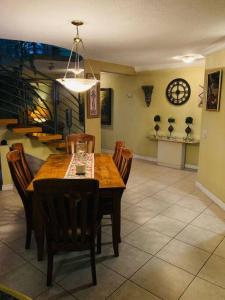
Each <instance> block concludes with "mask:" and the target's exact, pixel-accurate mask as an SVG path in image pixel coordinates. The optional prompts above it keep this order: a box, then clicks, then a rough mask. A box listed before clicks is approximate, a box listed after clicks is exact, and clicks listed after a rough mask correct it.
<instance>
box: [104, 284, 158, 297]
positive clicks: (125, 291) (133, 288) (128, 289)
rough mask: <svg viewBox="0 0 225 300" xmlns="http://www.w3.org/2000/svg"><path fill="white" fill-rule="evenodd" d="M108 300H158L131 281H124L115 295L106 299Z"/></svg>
mask: <svg viewBox="0 0 225 300" xmlns="http://www.w3.org/2000/svg"><path fill="white" fill-rule="evenodd" d="M108 299H109V300H159V298H158V297H156V296H154V295H152V294H151V293H149V292H147V291H146V290H144V289H142V288H141V287H139V286H137V285H136V284H134V283H133V282H131V281H126V282H125V283H124V284H123V285H122V286H121V287H120V288H119V289H118V290H117V291H116V292H115V293H113V294H112V296H110V297H109V298H108Z"/></svg>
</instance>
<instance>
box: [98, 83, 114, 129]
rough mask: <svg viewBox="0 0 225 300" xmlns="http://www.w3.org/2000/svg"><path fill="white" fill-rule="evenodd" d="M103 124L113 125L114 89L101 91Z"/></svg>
mask: <svg viewBox="0 0 225 300" xmlns="http://www.w3.org/2000/svg"><path fill="white" fill-rule="evenodd" d="M100 100H101V124H102V125H112V89H110V88H107V89H101V90H100Z"/></svg>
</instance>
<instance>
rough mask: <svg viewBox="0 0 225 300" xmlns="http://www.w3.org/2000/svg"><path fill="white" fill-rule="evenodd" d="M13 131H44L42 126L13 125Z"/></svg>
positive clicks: (24, 132)
mask: <svg viewBox="0 0 225 300" xmlns="http://www.w3.org/2000/svg"><path fill="white" fill-rule="evenodd" d="M11 130H12V132H14V133H23V134H26V133H34V132H42V128H41V127H36V126H35V127H34V126H31V127H11Z"/></svg>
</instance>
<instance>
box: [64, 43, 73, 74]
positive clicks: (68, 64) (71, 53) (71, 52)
mask: <svg viewBox="0 0 225 300" xmlns="http://www.w3.org/2000/svg"><path fill="white" fill-rule="evenodd" d="M74 46H75V42H74V43H73V46H72V49H71V51H70V58H69V60H68V63H67V67H66V72H65V75H64V78H66V75H67V72H68V69H69V66H70V61H71V57H72V55H73V49H74Z"/></svg>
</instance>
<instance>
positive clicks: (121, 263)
mask: <svg viewBox="0 0 225 300" xmlns="http://www.w3.org/2000/svg"><path fill="white" fill-rule="evenodd" d="M119 252H120V255H119V257H115V256H114V252H113V247H112V245H111V246H108V247H102V255H101V259H100V260H101V262H102V263H103V264H104V265H105V266H107V267H109V268H110V269H112V270H113V271H116V272H117V273H119V274H121V275H122V276H124V277H127V278H129V277H130V276H131V275H133V274H134V273H135V272H136V271H137V270H138V269H139V268H140V267H141V266H142V265H143V264H144V263H146V262H147V261H148V260H149V259H150V258H151V257H152V256H151V255H150V254H147V253H146V252H143V251H141V250H139V249H137V248H134V247H133V246H131V245H128V244H126V243H121V244H120V247H119Z"/></svg>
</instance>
